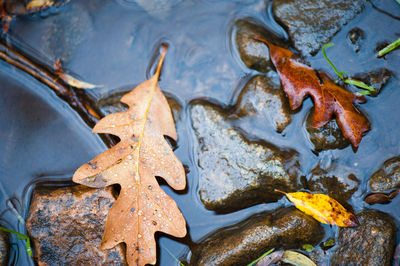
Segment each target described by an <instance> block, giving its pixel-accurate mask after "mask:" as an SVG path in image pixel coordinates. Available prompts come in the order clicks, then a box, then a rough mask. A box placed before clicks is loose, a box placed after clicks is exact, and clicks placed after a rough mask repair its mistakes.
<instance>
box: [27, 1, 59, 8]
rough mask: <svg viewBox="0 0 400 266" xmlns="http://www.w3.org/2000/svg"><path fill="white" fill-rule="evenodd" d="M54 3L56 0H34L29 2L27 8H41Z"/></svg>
mask: <svg viewBox="0 0 400 266" xmlns="http://www.w3.org/2000/svg"><path fill="white" fill-rule="evenodd" d="M53 4H54V2H53V1H50V0H32V1H31V2H29V3H28V5H27V6H26V8H27V9H41V8H47V7H50V6H52V5H53Z"/></svg>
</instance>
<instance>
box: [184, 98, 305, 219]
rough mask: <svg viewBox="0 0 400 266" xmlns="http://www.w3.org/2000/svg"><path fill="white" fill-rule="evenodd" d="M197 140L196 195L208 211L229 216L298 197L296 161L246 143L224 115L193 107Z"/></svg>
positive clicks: (286, 154)
mask: <svg viewBox="0 0 400 266" xmlns="http://www.w3.org/2000/svg"><path fill="white" fill-rule="evenodd" d="M190 113H191V118H192V126H193V129H194V131H195V135H196V137H197V140H198V150H197V156H198V158H197V159H198V165H199V194H200V199H201V201H202V202H203V204H204V205H205V207H206V208H207V209H210V210H215V211H217V212H230V211H234V210H238V209H241V208H245V207H248V206H251V205H255V204H258V203H261V202H272V201H276V200H278V199H279V198H281V197H282V195H281V194H280V193H278V192H274V189H280V190H283V191H296V190H297V189H298V188H299V185H298V181H297V171H298V161H297V153H296V152H295V151H293V150H288V151H283V150H280V149H278V148H277V147H275V146H274V145H272V144H269V143H266V142H256V141H249V140H247V139H246V138H245V137H244V136H243V135H242V134H240V133H239V132H238V131H236V130H235V129H233V128H232V127H231V126H230V123H229V121H227V120H226V115H224V114H223V111H222V110H221V109H220V108H218V107H217V106H214V105H208V104H202V103H197V104H194V105H193V106H192V107H191V110H190Z"/></svg>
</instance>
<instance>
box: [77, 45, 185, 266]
mask: <svg viewBox="0 0 400 266" xmlns="http://www.w3.org/2000/svg"><path fill="white" fill-rule="evenodd" d="M165 52H166V47H164V50H163V53H162V54H161V57H160V61H159V63H158V66H157V70H156V73H155V75H154V76H153V77H152V78H151V79H149V80H147V81H145V82H143V83H141V84H140V85H139V86H137V87H136V88H135V89H134V90H132V91H131V92H129V93H128V94H126V95H125V96H124V97H122V99H121V101H122V102H123V103H125V104H127V105H129V109H128V110H127V111H125V112H120V113H115V114H111V115H108V116H106V117H104V118H103V119H101V120H100V121H99V122H98V123H97V124H96V126H95V127H94V128H93V132H94V133H108V134H113V135H116V136H118V137H119V138H120V139H121V141H120V142H119V143H118V144H117V145H115V146H114V147H112V148H110V149H109V150H107V151H106V152H104V153H102V154H100V155H98V156H97V157H96V158H94V159H93V160H92V161H90V162H88V163H86V164H84V165H82V166H81V167H80V168H79V169H78V170H77V171H76V172H75V174H74V176H73V181H74V182H76V183H80V184H83V185H86V186H89V187H96V188H101V187H106V186H109V185H112V184H120V185H121V191H120V193H119V196H118V199H117V200H116V202H115V204H114V205H113V206H112V208H111V210H110V212H109V213H108V217H107V221H106V224H105V232H104V235H103V239H102V243H101V247H102V248H104V249H109V248H112V247H114V246H115V245H117V244H118V243H121V242H125V243H126V245H127V250H126V258H127V261H128V263H129V264H130V265H145V264H154V263H155V262H156V242H155V239H154V233H155V232H156V231H161V232H164V233H167V234H169V235H173V236H176V237H184V236H185V235H186V222H185V219H184V217H183V215H182V213H181V212H180V211H179V209H178V207H177V205H176V203H175V201H174V200H173V199H171V198H170V197H169V196H168V195H167V194H166V193H165V192H164V191H163V190H162V189H161V188H160V186H159V184H158V182H157V180H156V178H155V177H156V176H160V177H162V178H164V179H165V180H166V181H167V183H168V184H169V185H170V186H171V187H172V188H174V189H176V190H181V189H184V188H185V186H186V179H185V172H184V168H183V166H182V163H181V162H180V161H179V160H178V159H177V157H176V156H175V154H174V152H173V151H172V149H171V148H170V146H169V144H168V143H167V141H166V140H165V138H164V136H169V137H171V138H172V139H174V140H176V139H177V134H176V130H175V125H174V120H173V117H172V114H171V109H170V107H169V105H168V102H167V100H166V98H165V96H164V95H163V93H162V92H161V90H160V87H159V86H158V78H159V75H160V69H161V66H162V62H163V59H164V56H165Z"/></svg>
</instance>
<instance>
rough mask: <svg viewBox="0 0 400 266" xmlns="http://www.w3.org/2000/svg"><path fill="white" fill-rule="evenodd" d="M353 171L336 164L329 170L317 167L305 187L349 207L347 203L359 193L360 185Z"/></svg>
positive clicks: (312, 171) (308, 177) (309, 176)
mask: <svg viewBox="0 0 400 266" xmlns="http://www.w3.org/2000/svg"><path fill="white" fill-rule="evenodd" d="M351 170H352V169H347V168H345V167H342V166H339V165H336V164H333V165H331V166H330V167H329V168H328V169H324V168H322V167H321V166H320V165H317V166H316V167H315V168H314V169H312V170H311V172H310V174H309V175H308V176H307V180H306V184H304V186H305V187H306V188H307V189H309V190H311V191H313V192H318V193H323V194H326V195H328V196H330V197H332V198H334V199H335V200H337V201H339V202H340V203H341V204H342V205H347V204H346V201H347V200H349V199H350V198H351V196H352V195H353V194H354V193H355V192H356V191H357V189H358V185H359V184H360V181H359V180H358V179H357V178H356V176H355V175H354V174H353V173H352V172H351ZM346 207H347V206H346Z"/></svg>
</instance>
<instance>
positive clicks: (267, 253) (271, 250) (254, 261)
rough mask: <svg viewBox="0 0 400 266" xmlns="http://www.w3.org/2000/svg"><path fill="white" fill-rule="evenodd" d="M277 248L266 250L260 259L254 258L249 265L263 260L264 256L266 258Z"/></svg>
mask: <svg viewBox="0 0 400 266" xmlns="http://www.w3.org/2000/svg"><path fill="white" fill-rule="evenodd" d="M274 250H275V249H274V248H271V249H270V250H268V251H267V252H265V253H264V254H262V255H261V256H260V257H259V258H258V259H256V260H253V261H252V262H251V263H249V264H247V266H253V265H254V264H256V263H257V262H258V261H259V260H261V259H262V258H264V257H265V256H267V255H269V254H271V253H272V252H273V251H274Z"/></svg>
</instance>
